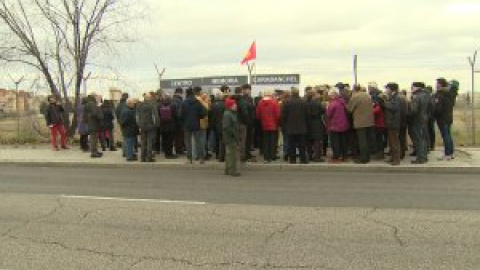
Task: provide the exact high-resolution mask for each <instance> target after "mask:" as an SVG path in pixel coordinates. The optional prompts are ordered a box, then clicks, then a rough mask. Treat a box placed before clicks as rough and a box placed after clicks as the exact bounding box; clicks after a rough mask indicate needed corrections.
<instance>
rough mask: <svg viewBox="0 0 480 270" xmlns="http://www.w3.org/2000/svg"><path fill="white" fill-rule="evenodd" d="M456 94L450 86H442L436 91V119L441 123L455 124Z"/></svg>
mask: <svg viewBox="0 0 480 270" xmlns="http://www.w3.org/2000/svg"><path fill="white" fill-rule="evenodd" d="M455 99H456V94H455V92H453V91H450V89H449V88H440V89H438V90H437V93H435V119H436V120H437V122H438V123H440V124H445V125H451V124H453V107H454V106H455Z"/></svg>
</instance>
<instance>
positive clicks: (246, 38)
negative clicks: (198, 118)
mask: <svg viewBox="0 0 480 270" xmlns="http://www.w3.org/2000/svg"><path fill="white" fill-rule="evenodd" d="M142 1H143V3H142ZM143 4H145V10H146V11H145V15H146V16H145V19H144V20H141V21H140V22H138V24H137V25H133V26H132V27H133V29H134V31H132V33H134V37H135V38H136V39H137V40H138V42H136V43H134V44H129V45H127V46H121V47H119V52H120V54H119V55H118V56H115V57H107V58H105V59H102V61H104V62H105V63H104V64H106V65H112V66H114V67H115V68H116V69H118V70H119V71H120V79H121V80H122V81H123V83H124V84H125V85H124V86H122V85H120V86H121V87H125V88H135V89H141V90H150V89H155V88H156V86H157V80H156V73H155V69H154V66H153V63H154V62H156V63H158V64H159V66H161V67H165V68H166V73H165V76H164V77H165V78H187V77H196V76H204V75H245V74H246V73H247V69H246V67H245V66H241V65H240V61H241V59H242V57H243V56H244V54H245V52H246V50H247V49H248V47H249V46H250V44H251V43H252V41H253V40H256V41H257V57H258V59H257V61H256V62H257V73H258V74H261V73H300V74H301V75H302V86H305V85H307V84H312V85H313V84H319V83H331V84H334V83H336V82H338V81H345V82H351V81H352V80H353V75H352V56H353V55H354V54H358V56H359V79H360V82H361V83H363V84H366V83H368V82H369V81H377V82H378V83H379V84H380V85H383V84H385V83H386V82H388V81H396V82H399V83H400V84H401V85H402V87H404V88H405V87H408V86H409V84H410V83H411V82H412V81H425V82H427V83H429V84H431V83H433V82H434V80H435V78H437V77H439V76H444V77H446V78H447V79H452V78H456V79H459V80H460V81H461V87H462V90H463V91H466V90H469V89H470V88H471V87H470V77H469V65H468V62H467V57H468V56H469V55H471V54H472V53H473V51H474V50H475V49H476V48H479V47H480V1H461V0H460V1H458V0H457V1H453V0H401V1H400V0H365V1H357V0H336V1H326V0H296V1H291V0H140V1H139V5H143ZM478 69H480V65H479V66H478ZM479 77H480V76H479ZM479 82H480V78H479ZM97 84H98V87H104V84H105V83H103V84H100V83H97ZM479 85H480V84H479ZM92 87H93V86H92Z"/></svg>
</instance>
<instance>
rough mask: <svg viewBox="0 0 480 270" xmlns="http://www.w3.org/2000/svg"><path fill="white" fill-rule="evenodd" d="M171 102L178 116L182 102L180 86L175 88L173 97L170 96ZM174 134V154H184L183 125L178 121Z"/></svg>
mask: <svg viewBox="0 0 480 270" xmlns="http://www.w3.org/2000/svg"><path fill="white" fill-rule="evenodd" d="M172 103H173V105H174V106H175V110H176V113H177V116H178V115H179V114H180V107H181V106H182V103H183V89H182V88H177V89H175V93H174V94H173V97H172ZM174 136H175V138H174V144H175V154H176V155H177V156H181V155H184V154H185V137H184V135H183V125H182V123H181V122H180V121H177V123H176V126H175V135H174Z"/></svg>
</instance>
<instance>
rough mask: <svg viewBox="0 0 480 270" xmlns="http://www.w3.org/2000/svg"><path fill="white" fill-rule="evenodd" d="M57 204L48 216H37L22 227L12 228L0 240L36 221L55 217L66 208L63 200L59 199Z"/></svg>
mask: <svg viewBox="0 0 480 270" xmlns="http://www.w3.org/2000/svg"><path fill="white" fill-rule="evenodd" d="M56 202H57V205H56V206H55V207H54V208H53V209H52V210H51V211H49V212H48V213H46V214H43V215H40V216H37V217H34V218H32V219H29V220H27V221H25V222H24V223H23V224H22V225H20V226H16V227H12V228H10V229H8V230H7V231H6V232H5V233H3V234H1V235H0V238H4V237H10V235H11V234H12V233H13V232H15V231H19V230H21V229H23V228H25V227H27V226H28V225H30V224H32V223H34V222H36V221H39V220H42V219H45V218H49V217H51V216H54V215H55V214H56V213H57V212H58V211H59V210H60V209H62V208H63V207H65V205H64V204H63V202H62V201H61V199H57V200H56Z"/></svg>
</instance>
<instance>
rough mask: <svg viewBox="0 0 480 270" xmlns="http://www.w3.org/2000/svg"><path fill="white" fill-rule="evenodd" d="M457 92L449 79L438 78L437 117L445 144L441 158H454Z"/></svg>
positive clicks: (436, 94) (436, 95)
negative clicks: (454, 113)
mask: <svg viewBox="0 0 480 270" xmlns="http://www.w3.org/2000/svg"><path fill="white" fill-rule="evenodd" d="M456 97H457V96H456V92H454V91H451V90H450V88H449V86H448V82H447V80H445V79H444V78H439V79H437V92H436V93H435V119H436V120H437V125H438V129H439V130H440V134H441V135H442V139H443V145H444V146H445V153H444V156H442V157H440V158H439V159H440V160H452V159H453V158H454V151H455V149H454V143H453V138H452V133H451V127H452V124H453V107H454V106H455V99H456Z"/></svg>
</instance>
